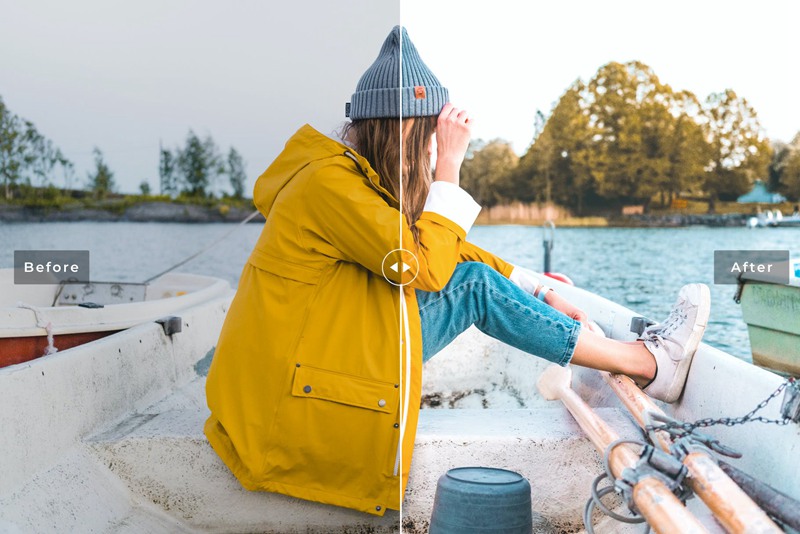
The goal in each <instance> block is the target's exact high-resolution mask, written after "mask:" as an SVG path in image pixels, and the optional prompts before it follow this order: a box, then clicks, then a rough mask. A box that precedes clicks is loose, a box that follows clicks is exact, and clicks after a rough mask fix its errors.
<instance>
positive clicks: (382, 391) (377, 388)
mask: <svg viewBox="0 0 800 534" xmlns="http://www.w3.org/2000/svg"><path fill="white" fill-rule="evenodd" d="M292 395H293V396H295V397H305V398H312V399H321V400H326V401H330V402H336V403H339V404H345V405H347V406H355V407H357V408H364V409H366V410H374V411H376V412H383V413H396V412H397V407H398V404H399V399H400V391H399V389H398V388H397V387H395V385H394V384H392V383H390V382H383V381H379V380H372V379H369V378H362V377H359V376H354V375H349V374H346V373H340V372H338V371H330V370H327V369H320V368H316V367H310V366H308V365H300V364H298V367H297V368H296V369H295V375H294V380H293V381H292Z"/></svg>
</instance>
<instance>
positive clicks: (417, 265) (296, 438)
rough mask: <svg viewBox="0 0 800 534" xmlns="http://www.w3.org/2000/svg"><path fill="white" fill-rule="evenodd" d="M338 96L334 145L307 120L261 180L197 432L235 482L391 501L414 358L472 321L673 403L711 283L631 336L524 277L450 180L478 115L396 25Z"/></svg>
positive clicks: (409, 414) (317, 496)
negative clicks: (477, 233)
mask: <svg viewBox="0 0 800 534" xmlns="http://www.w3.org/2000/svg"><path fill="white" fill-rule="evenodd" d="M401 47H402V62H401V55H400V53H401ZM401 72H402V87H401V86H400V80H401V77H400V73H401ZM348 108H349V117H350V119H351V122H350V123H349V124H347V125H346V127H345V129H344V134H343V136H342V137H343V141H337V140H334V139H331V138H329V137H327V136H325V135H323V134H321V133H319V132H317V131H316V130H314V129H313V128H312V127H311V126H308V125H306V126H303V127H302V128H300V130H298V131H297V132H296V133H295V134H294V136H292V137H291V138H290V139H289V141H288V142H287V144H286V147H285V149H284V150H283V152H282V153H281V154H280V155H279V156H278V157H277V158H276V159H275V161H274V162H273V163H272V164H271V165H270V166H269V168H268V169H267V170H266V171H265V172H264V174H262V175H261V176H260V177H259V179H258V181H257V183H256V186H255V192H254V199H255V202H256V205H257V207H258V209H259V210H260V211H261V213H263V214H264V216H265V217H266V224H265V226H264V229H263V231H262V233H261V236H260V238H259V240H258V242H257V244H256V246H255V250H253V252H252V255H251V256H250V258H249V260H248V263H247V265H245V267H244V270H243V272H242V276H241V279H240V282H239V289H238V291H237V293H236V297H235V298H234V300H233V303H232V304H231V308H230V310H229V311H228V315H227V318H226V321H225V324H224V327H223V329H222V333H221V335H220V339H219V343H218V346H217V349H216V353H215V355H214V361H213V363H212V365H211V369H210V371H209V374H208V382H207V397H208V404H209V407H210V408H211V417H210V418H209V419H208V421H207V423H206V426H205V432H206V435H207V436H208V439H209V441H210V442H211V445H212V446H213V448H214V449H215V450H216V451H217V453H218V454H219V455H220V457H221V458H222V460H223V461H224V462H225V463H226V464H227V466H228V467H229V468H230V469H231V471H232V472H233V473H234V475H235V476H236V477H237V478H238V480H239V481H240V482H241V484H242V485H243V486H244V487H245V488H247V489H250V490H266V491H273V492H279V493H284V494H287V495H291V496H294V497H299V498H303V499H309V500H313V501H319V502H323V503H328V504H334V505H338V506H345V507H349V508H354V509H356V510H360V511H363V512H368V513H372V514H379V515H381V514H383V513H384V511H385V510H386V509H387V508H390V509H394V510H397V509H399V506H400V503H401V500H402V494H403V491H404V488H405V483H406V480H407V476H408V471H409V468H410V466H411V453H412V450H413V446H414V436H415V432H416V425H417V418H418V413H419V407H420V388H421V374H422V364H423V363H424V362H425V361H426V360H428V359H430V358H431V357H432V356H434V355H435V354H436V353H437V352H439V351H440V350H441V349H442V348H443V347H445V346H446V345H447V344H448V343H450V342H451V341H452V340H453V339H454V338H455V337H456V336H457V335H458V334H459V333H461V332H463V331H464V330H466V329H467V328H468V327H469V326H470V325H473V324H474V325H475V326H477V328H478V329H480V330H481V331H482V332H484V333H486V334H487V335H489V336H492V337H494V338H496V339H499V340H501V341H503V342H505V343H508V344H509V345H513V346H514V347H517V348H518V349H521V350H523V351H525V352H527V353H530V354H531V355H535V356H538V357H540V358H545V359H547V360H550V361H552V362H555V363H557V364H560V365H564V366H565V365H567V364H568V363H573V364H575V365H581V366H586V367H591V368H594V369H603V370H607V371H610V372H613V373H624V374H626V375H628V376H630V377H631V378H633V379H634V380H635V381H636V382H637V383H639V384H640V385H642V386H646V388H645V391H646V392H648V393H649V394H650V395H652V396H653V397H655V398H658V399H661V400H664V401H667V402H671V401H674V400H676V399H677V398H678V396H679V395H680V393H681V391H682V389H683V385H684V382H685V380H686V375H687V373H688V369H689V364H690V362H691V360H692V355H693V354H694V352H695V350H696V348H697V346H698V344H699V342H700V338H701V337H702V335H703V331H704V328H705V324H706V321H707V318H708V313H709V293H708V288H707V287H706V286H704V285H701V284H695V285H689V286H686V287H684V288H683V289H681V292H680V295H679V298H678V302H677V303H676V305H675V307H674V309H673V310H672V312H671V313H670V315H669V317H668V318H667V320H666V321H665V322H664V323H662V324H660V325H657V326H654V327H650V328H649V329H647V330H646V331H645V332H644V334H643V336H642V338H641V339H640V340H639V341H636V342H631V343H623V342H619V341H615V340H611V339H607V338H605V337H603V336H602V334H598V333H594V332H593V331H592V330H591V329H590V328H589V327H587V317H586V314H585V313H583V312H582V311H581V310H580V309H578V308H576V307H575V306H573V305H572V304H570V303H569V302H568V301H567V300H565V299H564V298H563V297H562V296H560V295H559V294H558V293H557V292H556V291H553V290H552V289H550V288H549V287H547V286H546V285H545V284H544V283H542V280H540V279H537V277H536V276H535V275H534V274H533V273H532V272H530V271H527V270H525V269H523V268H521V267H519V266H515V265H512V264H510V263H508V262H506V261H504V260H502V259H501V258H499V257H497V256H495V255H493V254H491V253H489V252H487V251H485V250H482V249H480V248H479V247H477V246H475V245H473V244H472V243H470V242H469V241H467V239H466V236H467V233H468V232H469V230H470V227H471V226H472V224H473V222H474V221H475V218H476V217H477V215H478V212H479V211H480V206H479V205H478V204H477V203H476V202H475V201H474V200H473V199H472V197H471V196H470V195H469V194H468V193H467V192H466V191H464V190H463V189H461V188H460V187H459V168H460V166H461V163H462V161H463V159H464V155H465V153H466V150H467V145H468V143H469V140H470V128H471V124H472V119H471V117H470V115H469V114H468V113H467V112H466V111H465V110H463V109H459V108H457V107H455V106H453V104H451V103H449V101H448V92H447V89H445V88H444V87H442V85H441V84H440V83H439V81H438V79H437V78H436V77H435V76H434V75H433V73H432V72H431V71H430V70H429V69H428V68H427V66H426V65H425V64H424V63H423V61H422V60H421V59H420V56H419V55H418V53H417V50H416V49H415V47H414V45H413V44H412V42H411V41H410V39H409V37H408V35H407V34H406V31H405V29H401V28H400V27H395V28H394V29H393V30H392V32H391V33H390V34H389V36H388V38H387V39H386V41H385V43H384V44H383V47H382V48H381V50H380V53H379V55H378V58H377V60H376V61H375V63H374V64H373V65H372V66H371V67H370V68H369V69H368V70H367V71H366V72H365V73H364V75H363V76H362V77H361V79H360V81H359V83H358V85H357V87H356V92H355V94H353V96H352V102H351V103H350V105H349V106H348ZM401 118H402V121H401ZM434 132H435V134H436V141H437V143H436V154H437V158H436V172H435V176H432V171H431V156H432V151H433V141H432V139H433V135H434ZM398 249H405V252H404V251H399V250H398Z"/></svg>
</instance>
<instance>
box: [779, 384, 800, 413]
mask: <svg viewBox="0 0 800 534" xmlns="http://www.w3.org/2000/svg"><path fill="white" fill-rule="evenodd" d="M787 382H788V383H789V385H788V386H787V387H786V391H784V393H783V402H782V403H781V417H783V418H784V419H787V420H789V421H792V422H794V423H800V383H799V382H798V381H797V380H796V379H795V378H789V379H788V380H787Z"/></svg>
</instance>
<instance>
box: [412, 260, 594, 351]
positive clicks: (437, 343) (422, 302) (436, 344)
mask: <svg viewBox="0 0 800 534" xmlns="http://www.w3.org/2000/svg"><path fill="white" fill-rule="evenodd" d="M416 294H417V302H418V304H419V315H420V320H421V322H422V360H423V361H424V362H425V361H428V360H429V359H431V358H432V357H433V356H434V355H435V354H436V353H437V352H439V351H440V350H442V349H443V348H444V347H446V346H447V345H448V344H449V343H450V342H451V341H453V340H454V339H455V338H456V336H458V335H459V334H460V333H461V332H463V331H464V330H466V329H467V328H469V326H470V325H473V324H474V325H475V326H476V327H477V328H478V330H480V331H481V332H483V333H484V334H487V335H489V336H491V337H493V338H495V339H499V340H500V341H502V342H504V343H507V344H509V345H511V346H512V347H516V348H518V349H520V350H522V351H524V352H527V353H529V354H533V355H535V356H539V357H541V358H544V359H546V360H549V361H551V362H554V363H557V364H559V365H562V366H563V365H567V364H568V363H569V361H570V359H571V358H572V354H573V352H575V344H576V343H577V342H578V334H579V333H580V330H581V324H580V323H579V322H578V321H576V320H574V319H572V318H571V317H567V316H566V315H564V314H563V313H561V312H560V311H558V310H556V309H554V308H551V307H550V306H548V305H547V304H545V303H544V302H542V301H541V300H539V299H537V298H536V297H534V296H533V295H530V294H529V293H526V292H525V291H523V290H522V289H520V288H519V287H517V286H516V285H515V284H514V283H513V282H512V281H511V280H509V279H508V278H506V277H505V276H503V275H502V274H500V273H498V272H497V271H495V270H494V269H493V268H492V267H490V266H488V265H486V264H485V263H481V262H474V261H468V262H463V263H459V264H458V265H457V266H456V270H455V271H454V272H453V276H452V277H451V278H450V281H449V282H448V283H447V285H446V286H445V287H444V288H443V289H442V290H441V291H437V292H429V291H422V290H419V289H417V290H416Z"/></svg>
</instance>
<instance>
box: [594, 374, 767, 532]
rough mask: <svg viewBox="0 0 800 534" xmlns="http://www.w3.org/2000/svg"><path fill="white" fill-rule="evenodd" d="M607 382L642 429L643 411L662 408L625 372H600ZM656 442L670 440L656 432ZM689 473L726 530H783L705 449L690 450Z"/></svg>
mask: <svg viewBox="0 0 800 534" xmlns="http://www.w3.org/2000/svg"><path fill="white" fill-rule="evenodd" d="M600 374H601V375H602V376H603V379H604V380H605V381H606V383H607V384H608V385H609V386H611V389H612V390H613V391H614V393H616V394H617V397H619V399H620V401H622V404H624V405H625V407H626V408H628V410H629V411H630V412H631V415H633V417H634V419H636V422H637V423H639V426H641V427H642V428H644V426H645V423H644V413H645V412H646V411H650V412H652V413H655V414H661V415H663V414H664V411H663V410H662V409H661V408H660V407H659V406H658V405H657V404H656V403H655V402H653V400H652V399H651V398H650V397H648V396H647V395H646V394H645V393H644V392H643V391H642V390H641V389H639V386H637V385H636V383H635V382H634V381H633V380H631V379H630V378H629V377H627V376H624V375H612V374H609V373H607V372H604V371H601V372H600ZM656 439H657V441H658V443H657V445H658V446H659V447H660V448H661V449H662V450H665V451H668V450H669V448H670V445H671V444H672V439H671V438H670V436H669V434H667V433H666V432H657V436H656ZM683 464H684V465H685V466H686V468H687V469H688V470H689V473H690V474H691V476H690V477H688V478H687V482H688V484H689V485H690V487H691V489H692V491H694V492H695V494H696V495H697V496H698V497H700V499H702V501H703V502H704V503H706V506H708V508H709V509H710V510H711V511H712V512H713V513H714V515H715V516H716V517H717V519H718V520H719V521H720V523H722V525H723V526H724V527H725V529H726V530H727V531H728V532H731V533H733V534H745V533H747V534H751V533H753V534H761V533H764V534H766V533H769V534H780V533H781V532H783V531H782V530H781V529H780V528H778V526H777V525H776V524H775V523H774V522H773V521H772V520H771V519H770V518H769V516H767V514H766V513H764V511H763V510H762V509H761V508H759V506H758V505H757V504H756V503H755V502H753V500H752V499H750V497H748V495H747V494H746V493H745V492H744V491H742V489H741V488H740V487H739V486H738V485H736V483H735V482H734V481H733V480H731V478H730V477H729V476H728V475H726V474H725V472H724V471H722V469H720V467H719V466H718V465H717V463H716V462H715V461H714V460H713V459H712V458H711V457H710V456H709V455H708V454H706V453H704V452H693V453H691V454H689V455H688V456H687V457H686V458H685V459H684V461H683Z"/></svg>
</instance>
